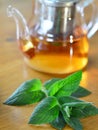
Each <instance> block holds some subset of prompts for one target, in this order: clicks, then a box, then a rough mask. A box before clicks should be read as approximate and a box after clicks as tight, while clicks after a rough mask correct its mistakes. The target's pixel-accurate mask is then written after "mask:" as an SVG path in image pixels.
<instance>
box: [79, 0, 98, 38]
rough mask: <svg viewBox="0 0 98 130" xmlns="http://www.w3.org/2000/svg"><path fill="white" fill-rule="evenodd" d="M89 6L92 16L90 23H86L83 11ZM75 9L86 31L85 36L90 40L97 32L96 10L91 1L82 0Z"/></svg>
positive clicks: (97, 18)
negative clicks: (78, 12)
mask: <svg viewBox="0 0 98 130" xmlns="http://www.w3.org/2000/svg"><path fill="white" fill-rule="evenodd" d="M90 5H91V7H92V16H91V19H90V21H89V22H88V23H86V20H85V14H84V9H85V8H86V7H88V6H90ZM77 9H78V11H80V13H81V16H82V21H83V23H84V26H85V28H86V30H87V36H88V38H91V37H92V36H93V35H94V34H95V32H96V31H97V30H98V9H97V7H96V5H95V3H94V1H93V0H82V2H80V3H79V4H78V6H77Z"/></svg>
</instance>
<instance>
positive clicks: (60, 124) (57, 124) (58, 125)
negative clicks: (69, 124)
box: [50, 112, 66, 130]
mask: <svg viewBox="0 0 98 130" xmlns="http://www.w3.org/2000/svg"><path fill="white" fill-rule="evenodd" d="M50 124H51V125H52V127H54V128H56V129H57V130H62V129H63V128H64V127H65V125H66V122H65V120H64V118H63V115H62V113H61V112H60V113H59V116H58V117H57V118H56V119H55V120H54V121H52V122H51V123H50Z"/></svg>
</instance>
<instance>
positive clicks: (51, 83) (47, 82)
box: [44, 78, 61, 90]
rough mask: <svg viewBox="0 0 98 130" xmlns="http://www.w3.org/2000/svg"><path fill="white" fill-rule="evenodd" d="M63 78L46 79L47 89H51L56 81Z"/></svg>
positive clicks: (45, 85)
mask: <svg viewBox="0 0 98 130" xmlns="http://www.w3.org/2000/svg"><path fill="white" fill-rule="evenodd" d="M60 79H61V78H53V79H50V80H48V81H46V82H45V83H44V87H45V88H46V89H47V90H49V89H50V87H51V86H52V85H53V84H54V83H55V82H56V81H59V80H60Z"/></svg>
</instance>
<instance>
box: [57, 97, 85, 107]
mask: <svg viewBox="0 0 98 130" xmlns="http://www.w3.org/2000/svg"><path fill="white" fill-rule="evenodd" d="M58 100H59V103H60V104H61V105H63V104H67V103H74V102H76V103H78V102H83V100H80V99H78V98H76V97H72V96H63V97H60V98H59V99H58Z"/></svg>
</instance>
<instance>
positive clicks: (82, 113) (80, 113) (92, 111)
mask: <svg viewBox="0 0 98 130" xmlns="http://www.w3.org/2000/svg"><path fill="white" fill-rule="evenodd" d="M97 114H98V108H96V107H95V106H94V105H92V104H87V105H86V106H85V108H84V109H82V108H74V109H72V117H76V118H85V117H89V116H94V115H97Z"/></svg>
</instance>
